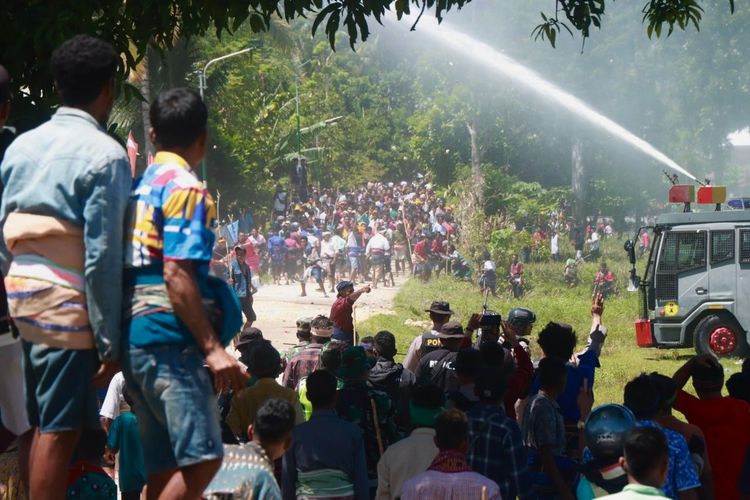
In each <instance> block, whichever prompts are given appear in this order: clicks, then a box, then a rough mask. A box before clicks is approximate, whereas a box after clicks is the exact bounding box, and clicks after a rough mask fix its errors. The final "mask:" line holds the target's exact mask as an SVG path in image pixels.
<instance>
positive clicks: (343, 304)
mask: <svg viewBox="0 0 750 500" xmlns="http://www.w3.org/2000/svg"><path fill="white" fill-rule="evenodd" d="M336 292H337V295H336V300H335V301H334V302H333V305H331V314H330V318H331V321H332V322H333V338H334V339H335V340H337V341H339V342H345V343H346V344H347V345H354V303H355V302H356V301H357V299H359V298H360V297H361V296H362V294H365V293H370V287H369V286H367V285H366V286H363V287H362V288H360V289H359V290H357V291H355V290H354V283H352V282H351V281H342V282H340V283H339V284H338V285H336Z"/></svg>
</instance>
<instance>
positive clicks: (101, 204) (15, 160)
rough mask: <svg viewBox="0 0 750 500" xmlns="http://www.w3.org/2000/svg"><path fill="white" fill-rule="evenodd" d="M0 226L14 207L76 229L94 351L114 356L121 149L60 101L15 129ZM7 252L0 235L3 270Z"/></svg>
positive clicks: (125, 191) (124, 178)
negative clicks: (48, 114) (46, 115)
mask: <svg viewBox="0 0 750 500" xmlns="http://www.w3.org/2000/svg"><path fill="white" fill-rule="evenodd" d="M0 177H1V178H2V184H3V186H4V191H3V197H2V205H0V225H3V224H5V220H6V219H7V218H8V215H9V214H11V213H13V212H19V213H26V214H34V215H44V216H49V217H55V218H58V219H62V220H65V221H68V222H71V223H73V224H77V225H79V226H82V227H83V243H84V247H85V249H86V254H85V261H84V269H85V272H84V277H85V288H86V306H87V308H88V315H89V322H90V323H91V328H92V331H93V332H94V339H95V341H96V347H97V349H98V351H99V354H100V356H101V357H103V358H106V359H118V358H119V355H120V330H121V326H120V318H121V310H122V260H123V254H122V251H123V250H122V247H123V228H124V220H125V210H126V207H127V203H128V195H129V193H130V187H131V183H132V181H131V177H130V164H129V161H128V157H127V155H126V153H125V149H124V148H123V147H122V146H121V145H120V144H118V143H117V141H115V140H114V139H112V138H111V137H109V136H108V135H107V134H106V132H105V130H104V128H102V126H101V125H100V124H99V123H97V121H96V120H95V119H94V117H92V116H91V115H89V114H88V113H86V112H85V111H82V110H80V109H76V108H68V107H64V106H63V107H61V108H60V109H58V110H57V112H56V113H55V114H54V116H53V117H52V119H51V120H49V121H48V122H46V123H44V124H42V125H40V126H39V127H37V128H35V129H33V130H30V131H29V132H26V133H25V134H22V135H20V136H19V137H18V138H17V139H16V140H15V141H14V142H13V143H12V144H11V145H10V147H9V148H8V150H7V151H6V153H5V157H4V159H3V163H2V166H0ZM10 261H11V255H10V253H9V252H8V250H7V248H5V244H4V243H3V238H1V237H0V264H1V265H2V269H3V271H7V269H8V266H9V265H10Z"/></svg>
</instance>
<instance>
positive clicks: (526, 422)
mask: <svg viewBox="0 0 750 500" xmlns="http://www.w3.org/2000/svg"><path fill="white" fill-rule="evenodd" d="M537 374H538V376H539V381H540V389H539V392H538V393H537V394H536V395H534V396H532V398H531V399H530V400H529V402H528V403H527V404H526V408H525V412H524V417H523V436H524V442H525V443H526V446H527V447H528V449H529V453H530V460H529V463H530V465H531V468H532V470H536V471H537V474H536V475H535V478H534V481H535V483H536V484H537V485H538V487H540V488H550V489H552V490H553V491H555V492H556V494H557V495H559V496H560V497H561V498H574V497H573V492H574V490H573V489H572V486H573V485H574V476H575V468H574V465H573V463H572V460H570V458H571V457H567V456H566V449H565V448H566V446H565V445H566V440H565V423H564V420H563V417H562V414H561V413H560V406H559V405H558V404H557V398H558V397H559V396H560V394H562V392H563V390H564V389H565V384H566V381H567V380H566V379H567V369H566V366H565V362H564V361H562V360H561V359H559V358H556V357H546V358H542V360H541V361H539V368H538V369H537ZM592 403H593V397H592V396H591V394H590V392H588V381H586V380H584V383H583V386H582V388H581V394H580V395H579V397H578V407H579V410H580V412H581V420H584V421H585V419H586V417H587V416H588V413H589V412H590V411H591V404H592ZM582 430H583V427H581V428H579V433H581V432H582ZM580 441H581V440H579V442H580Z"/></svg>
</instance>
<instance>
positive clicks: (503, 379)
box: [466, 365, 534, 500]
mask: <svg viewBox="0 0 750 500" xmlns="http://www.w3.org/2000/svg"><path fill="white" fill-rule="evenodd" d="M506 385H507V374H506V373H505V372H504V371H503V369H502V367H497V366H488V365H483V366H482V367H481V368H480V370H479V373H478V374H477V379H476V383H475V391H476V395H477V397H478V398H479V403H478V404H476V405H475V406H474V407H473V408H472V409H471V410H470V411H469V412H468V413H467V414H466V416H467V417H468V419H469V433H470V437H471V441H470V442H471V447H470V448H469V454H468V460H469V464H471V468H472V469H474V470H475V471H477V472H479V473H480V474H482V475H484V476H486V477H488V478H490V479H492V480H493V481H495V482H496V483H497V484H498V486H499V487H500V496H501V498H516V496H518V497H519V498H521V500H526V499H528V498H534V496H533V493H532V490H531V481H530V477H529V472H528V468H527V463H526V461H527V459H526V449H525V448H524V445H523V437H522V435H521V430H520V429H519V428H518V424H517V423H516V421H515V420H514V419H511V418H509V417H508V416H507V415H506V414H505V410H504V404H503V397H504V394H505V389H506Z"/></svg>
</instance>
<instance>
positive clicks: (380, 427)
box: [336, 346, 398, 493]
mask: <svg viewBox="0 0 750 500" xmlns="http://www.w3.org/2000/svg"><path fill="white" fill-rule="evenodd" d="M374 364H375V360H374V359H372V358H370V357H368V356H367V354H366V353H365V350H364V349H362V348H361V347H359V346H351V347H347V348H346V349H345V350H344V351H343V352H342V354H341V366H340V367H339V370H338V376H339V377H340V378H341V379H342V380H343V381H344V385H343V387H342V388H341V390H340V391H339V392H338V399H337V400H336V412H337V413H338V414H339V416H340V417H341V418H343V419H344V420H347V421H349V422H352V423H354V424H357V425H358V426H359V428H360V429H361V430H362V434H363V436H364V440H365V460H366V462H367V478H368V481H369V487H370V489H371V490H372V492H373V493H374V491H375V488H376V487H377V464H378V460H380V457H381V456H382V455H383V452H384V451H385V449H386V448H387V447H388V446H389V445H390V444H392V443H394V442H396V440H397V439H398V431H397V430H396V425H395V421H394V418H393V411H394V408H393V405H392V403H391V400H390V398H389V397H388V395H387V394H386V393H385V392H383V391H380V390H378V389H375V388H374V387H372V386H371V385H369V384H368V383H367V378H368V375H369V373H370V369H371V368H372V367H373V365H374Z"/></svg>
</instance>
